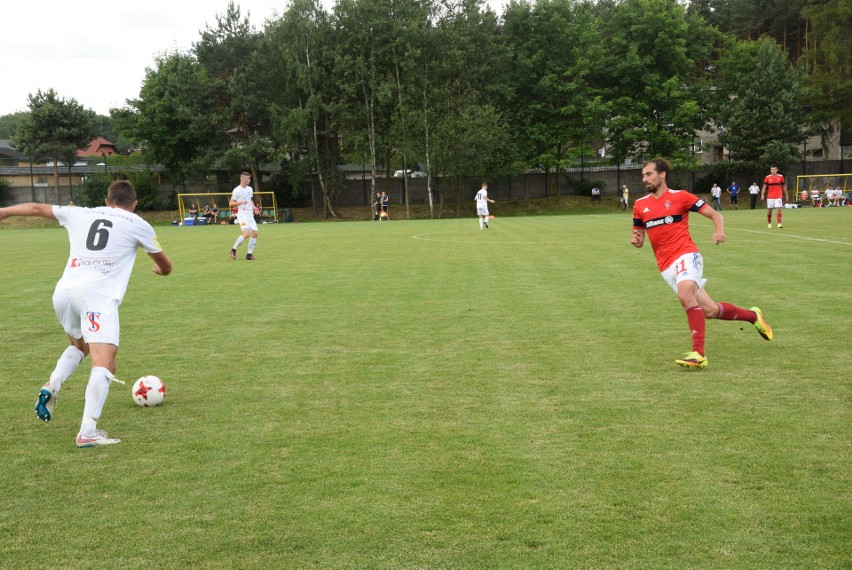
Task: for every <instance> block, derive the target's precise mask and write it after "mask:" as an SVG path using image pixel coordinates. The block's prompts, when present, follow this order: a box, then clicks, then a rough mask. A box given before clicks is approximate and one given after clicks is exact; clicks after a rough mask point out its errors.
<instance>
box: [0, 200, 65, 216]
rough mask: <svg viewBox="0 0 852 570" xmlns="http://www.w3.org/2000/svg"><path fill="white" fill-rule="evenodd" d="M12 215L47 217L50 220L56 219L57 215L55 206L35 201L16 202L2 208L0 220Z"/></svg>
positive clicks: (0, 209)
mask: <svg viewBox="0 0 852 570" xmlns="http://www.w3.org/2000/svg"><path fill="white" fill-rule="evenodd" d="M12 216H27V217H36V218H47V219H49V220H55V219H56V216H54V215H53V206H51V205H50V204H37V203H35V202H27V203H26V204H15V205H14V206H9V207H8V208H0V220H2V219H4V218H10V217H12Z"/></svg>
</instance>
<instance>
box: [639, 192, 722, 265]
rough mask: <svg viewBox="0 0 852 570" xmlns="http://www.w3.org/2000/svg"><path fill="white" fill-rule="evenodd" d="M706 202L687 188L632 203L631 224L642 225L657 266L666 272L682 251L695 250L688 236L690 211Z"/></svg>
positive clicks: (704, 204) (693, 243)
mask: <svg viewBox="0 0 852 570" xmlns="http://www.w3.org/2000/svg"><path fill="white" fill-rule="evenodd" d="M706 206H707V203H706V202H705V201H704V200H702V199H701V198H699V197H698V196H696V195H695V194H690V193H689V192H687V191H686V190H671V189H669V190H666V192H665V194H663V195H662V196H660V197H659V198H657V197H656V196H655V195H654V194H648V195H646V196H644V197H642V198H639V199H638V200H636V203H635V204H634V206H633V227H634V228H637V229H638V228H644V229H645V232H646V233H647V236H648V239H649V240H651V247H653V249H654V255H655V256H656V257H657V267H659V268H660V271H665V270H666V269H668V267H669V266H670V265H671V264H672V263H674V261H675V260H676V259H677V258H678V257H680V256H681V255H683V254H685V253H698V246H697V245H695V242H694V241H692V236H690V235H689V212H700V211H701V210H702V209H704V208H705V207H706Z"/></svg>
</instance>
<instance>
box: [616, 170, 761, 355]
mask: <svg viewBox="0 0 852 570" xmlns="http://www.w3.org/2000/svg"><path fill="white" fill-rule="evenodd" d="M670 170H671V165H669V163H668V161H667V160H664V159H662V158H655V159H653V160H650V161H648V162H646V163H645V164H644V166H643V167H642V182H643V184H644V185H645V188H646V189H647V190H648V192H650V193H649V194H647V195H646V196H645V197H643V198H639V199H638V200H636V202H635V205H634V206H633V237H632V238H631V240H630V243H631V244H633V246H634V247H642V246H643V245H644V244H645V235H646V234H647V235H648V239H649V240H650V241H651V247H652V248H653V249H654V256H655V257H656V258H657V266H658V267H659V268H660V274H661V275H662V276H663V279H665V281H666V283H668V284H669V286H670V287H671V288H672V289H673V290H674V291H675V292H676V293H677V296H678V299H679V300H680V304H681V306H682V307H683V309H684V310H685V311H686V320H687V322H688V323H689V329H690V331H692V352H689V353H687V354H686V355H684V357H683V358H679V359H677V360H675V362H676V363H677V364H679V365H680V366H685V367H689V368H704V367H706V366H707V357H706V356H705V355H704V340H705V336H706V335H705V330H706V319H722V320H726V321H747V322H749V323H752V324H753V325H754V327H755V328H756V329H757V332H758V333H760V336H762V337H763V338H764V339H766V340H772V329H771V328H770V327H769V325H768V324H766V321H764V320H763V313H762V312H761V311H760V309H758V308H757V307H752V308H751V309H743V308H741V307H737V306H736V305H732V304H730V303H716V302H715V301H713V299H711V298H710V295H708V294H707V291H706V290H705V289H704V284H705V283H707V280H706V279H704V278H703V272H704V261H703V259H702V258H701V253H699V251H698V246H696V245H695V242H694V241H692V236H690V234H689V213H690V212H698V213H699V214H701V215H702V216H704V217H706V218H710V220H712V221H713V226H714V228H715V231H714V232H713V242H714V243H716V244H720V243H723V242H724V241H725V221H724V218H722V214H720V213H719V212H717V211H716V210H714V209H713V208H711V207H710V206H709V205H708V204H707V203H706V202H705V201H704V200H702V199H701V198H699V197H698V196H695V195H694V194H690V193H689V192H687V191H685V190H670V189H669V188H668V185H667V182H666V178H667V177H668V173H669V171H670Z"/></svg>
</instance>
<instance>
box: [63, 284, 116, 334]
mask: <svg viewBox="0 0 852 570" xmlns="http://www.w3.org/2000/svg"><path fill="white" fill-rule="evenodd" d="M53 310H54V311H56V317H57V318H58V319H59V324H61V325H62V328H63V329H64V330H65V333H66V334H67V335H68V336H70V337H72V338H77V339H79V338H82V339H83V340H84V341H86V343H88V344H92V343H104V344H114V345H115V346H118V336H119V323H118V301H116V300H115V299H110V298H109V297H104V296H102V295H98V294H97V293H95V292H94V291H89V290H88V289H58V290H56V291H54V292H53Z"/></svg>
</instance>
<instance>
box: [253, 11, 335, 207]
mask: <svg viewBox="0 0 852 570" xmlns="http://www.w3.org/2000/svg"><path fill="white" fill-rule="evenodd" d="M267 35H268V36H269V41H270V57H272V58H274V61H275V62H276V63H277V66H278V67H279V69H280V75H281V76H282V79H283V84H282V87H281V89H280V90H279V93H278V94H277V96H276V98H275V99H274V100H273V101H274V102H273V104H272V108H271V117H272V132H273V138H274V140H275V141H276V144H277V145H278V146H279V148H281V150H282V151H283V156H284V158H285V159H286V160H287V161H288V162H289V165H288V170H289V172H290V178H291V182H292V184H293V185H294V186H296V185H298V184H300V183H301V182H302V180H303V178H304V177H305V176H307V175H308V174H310V173H316V174H317V177H318V180H319V184H320V190H321V192H322V197H323V208H322V209H323V215H326V213H328V214H330V215H331V216H333V217H337V214H336V213H335V211H334V207H333V204H332V197H333V196H334V195H335V194H336V193H337V192H338V190H339V188H340V187H341V186H342V184H343V180H342V173H341V172H340V169H339V168H338V160H339V157H340V149H339V137H338V136H337V135H338V133H337V131H336V127H335V125H334V124H333V121H332V118H331V109H332V108H333V106H334V101H335V99H338V98H339V97H337V96H336V92H335V89H334V85H333V82H332V80H331V71H330V69H329V67H330V66H331V65H332V62H333V60H334V57H333V55H332V53H333V52H332V46H331V40H330V38H331V24H330V22H329V18H328V14H327V13H326V12H325V11H324V10H323V9H322V7H321V6H320V4H319V3H318V2H316V0H296V1H294V2H293V4H292V5H291V6H290V7H289V8H288V10H287V11H286V12H285V13H284V16H283V17H282V18H281V20H280V21H278V22H276V23H275V24H274V25H273V26H272V27H271V28H270V29H269V30H268V33H267ZM306 163H307V164H306ZM311 180H313V179H311ZM312 184H313V182H312ZM311 188H312V191H311V200H312V201H313V200H314V192H313V186H312V187H311ZM314 211H315V212H316V211H317V209H316V204H315V203H314Z"/></svg>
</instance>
